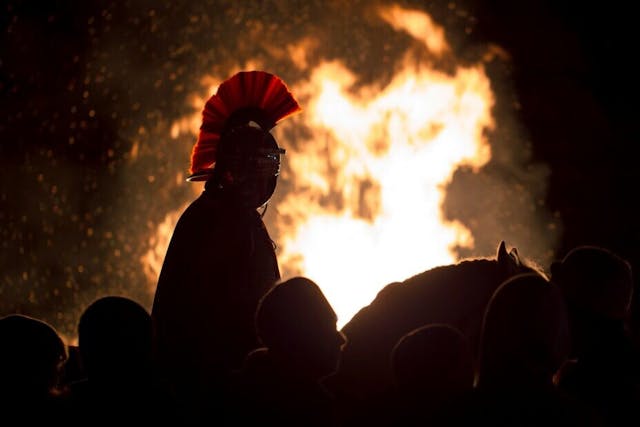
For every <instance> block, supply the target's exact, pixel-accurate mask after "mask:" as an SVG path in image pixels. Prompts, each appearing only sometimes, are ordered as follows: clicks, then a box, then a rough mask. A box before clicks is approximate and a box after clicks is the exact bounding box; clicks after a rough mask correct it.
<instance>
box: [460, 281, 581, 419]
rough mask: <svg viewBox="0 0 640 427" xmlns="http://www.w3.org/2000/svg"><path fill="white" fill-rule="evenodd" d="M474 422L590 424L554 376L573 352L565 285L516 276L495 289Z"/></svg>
mask: <svg viewBox="0 0 640 427" xmlns="http://www.w3.org/2000/svg"><path fill="white" fill-rule="evenodd" d="M480 346H481V347H480V361H479V368H478V374H477V382H476V394H475V397H476V399H477V400H475V404H476V405H477V406H476V411H477V412H476V413H474V414H473V415H472V416H471V417H470V420H469V421H472V422H474V423H478V424H480V425H494V426H520V425H526V426H546V425H555V426H567V425H574V426H579V425H585V423H586V421H587V420H588V415H587V414H586V413H585V412H583V408H580V407H579V406H578V405H577V404H576V402H574V401H573V400H571V399H569V398H567V397H566V396H564V395H562V394H561V393H560V392H559V391H558V390H557V389H556V387H555V385H554V383H553V378H554V375H555V373H556V372H557V371H558V369H559V368H560V366H561V365H562V364H563V363H564V361H565V360H566V358H567V356H568V354H569V325H568V320H567V313H566V307H565V304H564V300H563V297H562V293H561V292H560V289H559V288H558V287H557V286H556V285H554V284H552V283H550V282H549V281H547V280H546V279H545V278H544V277H542V276H541V275H538V274H523V275H518V276H515V277H513V278H511V279H509V280H507V281H506V282H505V283H504V284H502V285H501V286H500V287H499V288H498V289H497V290H496V292H495V293H494V295H493V296H492V298H491V301H490V302H489V305H488V306H487V311H486V314H485V316H484V321H483V327H482V337H481V344H480Z"/></svg>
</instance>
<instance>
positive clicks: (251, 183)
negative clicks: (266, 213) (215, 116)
mask: <svg viewBox="0 0 640 427" xmlns="http://www.w3.org/2000/svg"><path fill="white" fill-rule="evenodd" d="M284 152H285V150H284V149H282V148H280V147H278V144H277V143H276V141H275V139H274V137H273V135H271V133H269V132H266V131H264V130H263V129H261V128H260V127H258V126H253V125H251V124H248V125H243V126H238V127H236V128H234V129H232V130H231V131H229V132H228V133H226V134H225V135H224V136H223V138H222V139H221V140H220V151H219V152H218V160H217V162H216V165H215V170H216V175H217V176H218V180H219V184H220V185H221V186H222V187H223V188H227V189H233V191H235V192H237V193H238V195H239V196H240V197H241V198H242V199H243V201H244V202H245V203H246V204H247V205H248V206H249V207H252V208H258V207H260V206H262V205H264V204H265V203H267V202H268V201H269V199H270V198H271V196H272V195H273V192H274V191H275V187H276V182H277V178H278V176H279V175H280V162H281V160H280V158H281V156H282V154H284Z"/></svg>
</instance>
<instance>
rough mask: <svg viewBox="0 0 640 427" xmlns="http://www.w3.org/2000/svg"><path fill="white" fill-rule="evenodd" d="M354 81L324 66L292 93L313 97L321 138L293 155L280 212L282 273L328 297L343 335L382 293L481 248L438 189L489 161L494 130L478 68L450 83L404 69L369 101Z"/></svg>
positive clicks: (311, 122) (313, 123)
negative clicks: (448, 211) (451, 218)
mask: <svg viewBox="0 0 640 427" xmlns="http://www.w3.org/2000/svg"><path fill="white" fill-rule="evenodd" d="M354 81H355V76H354V75H353V74H351V73H350V72H349V71H348V70H346V69H345V68H344V67H342V66H341V65H340V64H338V63H325V64H323V65H322V66H320V67H317V68H316V69H315V70H314V72H313V74H312V76H311V79H310V82H309V84H308V85H307V86H306V87H300V88H296V89H294V92H296V93H297V92H298V91H300V92H301V93H310V94H311V97H310V100H309V101H308V103H307V106H306V116H307V117H306V118H307V123H306V125H307V126H309V127H310V128H311V129H312V130H313V132H312V138H311V139H310V140H309V141H306V142H302V143H298V144H296V150H291V154H290V155H287V157H286V161H287V162H288V166H289V167H290V170H291V173H292V176H291V177H288V176H287V175H286V174H285V176H284V178H288V179H291V180H292V181H293V183H294V189H293V190H292V191H290V192H288V193H287V195H286V197H285V198H284V200H283V201H282V202H280V204H279V205H278V210H279V213H280V214H281V215H282V216H284V217H286V218H287V221H286V223H287V224H293V226H288V227H287V228H283V229H282V230H281V234H280V244H281V253H280V255H279V259H280V262H281V264H283V265H284V266H287V267H288V268H290V269H293V271H295V273H292V274H304V275H306V276H308V277H310V278H312V279H313V280H315V281H316V282H317V283H318V284H319V285H320V286H321V287H322V289H323V291H324V293H325V294H326V296H327V298H328V299H329V301H331V303H332V305H333V306H334V309H335V310H336V313H337V314H338V318H339V324H340V325H342V324H344V323H345V322H346V321H348V320H349V319H350V318H351V316H353V314H355V312H356V311H357V310H358V309H359V308H361V307H362V306H364V305H366V304H368V303H369V302H370V301H371V299H372V298H373V297H374V296H375V294H376V293H377V291H378V290H379V289H380V288H381V287H382V286H384V285H385V284H387V283H390V282H392V281H399V280H403V279H405V278H406V277H409V276H410V275H413V274H415V273H418V272H420V271H423V270H425V269H427V268H431V267H433V266H436V265H442V264H448V263H451V262H453V261H454V256H453V255H452V253H451V248H452V247H453V246H455V245H458V246H467V247H468V246H472V245H473V242H472V237H471V235H470V233H469V231H468V230H467V229H466V228H464V227H463V226H462V225H460V224H458V223H447V222H445V221H444V219H443V218H442V217H441V213H440V206H441V204H442V201H443V198H444V194H443V190H442V188H443V185H444V184H446V183H447V182H448V181H449V180H450V179H451V177H452V175H453V172H454V171H455V170H456V168H457V167H458V166H460V165H463V164H465V165H470V166H472V167H474V168H477V167H480V166H482V165H484V164H485V163H486V162H487V161H488V160H489V158H490V150H489V146H488V145H487V144H486V143H485V142H484V139H483V130H485V129H486V128H489V127H491V126H492V119H491V115H490V109H491V105H492V95H491V91H490V86H489V81H488V79H487V78H486V76H485V75H484V73H483V71H482V69H481V68H480V67H478V68H471V69H459V70H458V71H457V72H456V74H455V75H453V76H448V75H445V74H442V73H438V72H436V71H433V70H416V69H408V68H406V69H404V70H402V71H400V72H398V73H397V74H396V76H395V77H394V78H393V80H392V81H391V83H390V84H389V85H388V86H387V87H385V88H383V89H382V90H380V91H378V92H377V93H374V91H366V92H367V93H371V94H372V95H359V94H355V95H354V94H351V93H349V92H348V89H349V87H350V86H351V85H352V84H353V82H354ZM285 144H286V141H285Z"/></svg>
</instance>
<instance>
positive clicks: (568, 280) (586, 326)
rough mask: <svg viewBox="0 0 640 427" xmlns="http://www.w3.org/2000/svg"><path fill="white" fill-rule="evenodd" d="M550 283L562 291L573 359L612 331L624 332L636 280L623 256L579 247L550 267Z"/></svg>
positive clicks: (607, 251) (595, 248)
mask: <svg viewBox="0 0 640 427" xmlns="http://www.w3.org/2000/svg"><path fill="white" fill-rule="evenodd" d="M551 280H552V281H553V282H554V283H556V284H558V286H560V288H561V289H562V293H563V294H564V297H565V300H566V302H567V306H568V308H569V316H570V322H571V335H572V355H573V356H574V357H575V356H578V355H579V354H581V353H583V352H584V351H585V349H587V348H589V347H592V346H593V344H592V343H597V342H598V341H599V340H600V339H601V338H603V337H604V336H605V335H607V334H609V333H611V332H612V331H613V330H622V329H624V327H625V322H626V321H627V320H628V318H629V315H630V306H631V298H632V293H633V277H632V271H631V266H630V264H629V263H628V262H627V261H625V260H624V259H622V258H621V257H620V256H618V255H616V254H615V253H613V252H611V251H609V250H607V249H604V248H600V247H595V246H579V247H576V248H574V249H572V250H571V251H569V253H568V254H567V255H566V256H565V257H564V259H562V260H561V261H557V262H554V263H553V264H552V265H551ZM595 345H596V346H598V344H595Z"/></svg>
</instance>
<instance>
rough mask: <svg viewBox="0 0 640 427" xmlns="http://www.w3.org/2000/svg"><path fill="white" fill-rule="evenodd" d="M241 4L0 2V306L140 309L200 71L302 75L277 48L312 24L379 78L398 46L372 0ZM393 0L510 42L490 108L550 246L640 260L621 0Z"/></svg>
mask: <svg viewBox="0 0 640 427" xmlns="http://www.w3.org/2000/svg"><path fill="white" fill-rule="evenodd" d="M235 3H236V2H233V1H199V2H190V1H182V2H180V1H178V2H168V1H167V2H151V1H143V0H141V1H122V2H115V1H112V2H107V1H104V2H98V1H87V2H72V1H47V2H34V1H31V2H30V1H12V0H9V1H7V2H4V3H3V4H2V5H1V6H0V8H1V9H0V31H1V36H0V177H1V178H0V314H7V313H10V312H21V313H25V314H31V315H35V316H38V317H40V318H43V319H45V320H47V321H49V322H51V323H52V324H54V325H55V326H56V327H57V328H58V329H59V330H60V331H61V332H63V333H65V334H67V335H72V334H73V332H74V330H75V322H76V320H77V315H78V314H79V311H80V310H81V309H82V308H83V307H84V306H86V305H87V304H88V303H89V302H90V301H92V300H93V299H94V298H96V297H97V296H100V295H103V294H105V293H122V294H127V295H129V296H132V297H133V298H135V299H137V300H138V301H140V302H142V303H143V304H145V305H146V306H150V302H151V298H152V292H150V290H149V288H148V286H146V285H142V281H144V275H143V274H142V272H141V267H140V262H139V259H140V257H141V256H142V255H143V254H144V253H145V251H147V250H148V245H149V237H148V236H149V234H150V233H151V232H152V231H153V230H155V229H156V227H157V225H158V224H159V223H161V222H162V221H163V219H164V218H165V215H166V213H167V211H169V210H172V209H177V208H178V207H179V206H180V205H181V204H182V203H183V202H184V201H185V200H188V199H190V198H191V197H192V194H193V193H191V192H190V190H189V189H188V188H187V187H186V186H184V185H177V184H176V183H179V182H182V177H181V176H180V175H179V174H178V175H177V176H176V172H175V171H176V170H180V171H183V170H185V171H186V168H187V167H188V165H187V162H188V153H189V152H190V149H191V146H192V144H193V140H192V139H188V138H184V139H181V138H178V139H175V140H171V139H170V138H168V137H164V140H160V137H159V136H161V135H168V134H169V133H170V127H171V123H172V121H174V120H175V119H176V118H178V117H182V116H184V115H186V114H189V113H192V112H193V107H192V106H190V105H189V104H188V102H187V101H186V100H187V95H188V94H189V93H193V92H197V91H202V84H203V83H202V82H201V81H200V78H201V77H202V76H203V75H205V74H207V73H209V74H215V75H222V76H226V75H227V74H228V72H229V70H231V69H232V68H233V67H235V66H237V64H239V63H241V62H240V61H239V59H240V58H245V59H246V58H257V59H258V60H259V61H262V62H264V63H269V64H270V65H271V71H272V72H275V73H276V74H278V75H281V76H282V77H283V78H284V79H285V81H295V80H296V79H299V78H302V77H303V72H302V71H301V70H299V69H295V68H293V67H291V66H290V64H289V62H288V58H287V55H286V51H284V50H279V49H278V48H279V47H281V45H282V44H283V43H284V42H286V41H290V40H292V39H297V38H300V37H302V36H313V37H317V38H318V39H321V40H323V43H322V44H323V47H322V49H323V51H322V55H323V56H324V57H325V58H342V60H343V61H344V62H345V63H346V64H347V65H348V66H349V67H350V68H352V69H354V70H358V71H359V72H360V75H361V76H362V78H363V80H365V81H366V80H367V79H372V80H373V79H376V78H377V77H378V76H379V75H381V74H383V69H384V67H385V66H387V65H388V64H390V63H392V62H393V61H394V59H395V58H394V46H396V43H401V42H402V40H401V39H400V38H398V39H397V40H396V39H394V37H399V36H395V35H393V34H390V33H385V32H384V31H377V27H376V26H375V25H374V24H371V23H370V21H369V20H368V19H367V15H366V13H361V10H366V8H367V6H370V5H372V4H375V3H374V2H366V1H355V2H349V3H348V5H344V4H342V2H338V1H336V2H320V1H315V2H314V1H311V2H307V1H299V2H298V1H295V2H294V1H290V2H287V1H260V2H251V3H249V2H240V3H242V4H243V6H238V5H235ZM380 3H385V4H388V3H389V2H380ZM398 4H401V5H403V6H405V7H411V8H418V9H421V10H424V11H426V12H427V13H429V14H430V15H431V17H432V18H433V19H434V21H435V22H436V23H438V24H440V25H443V26H444V27H445V29H446V34H447V37H448V39H449V42H450V43H451V44H452V45H453V47H454V48H455V49H457V50H459V51H461V52H465V53H463V54H461V57H462V58H463V60H464V57H465V54H466V55H468V56H470V57H472V56H473V55H477V51H479V50H481V48H482V49H484V48H485V47H486V46H489V45H496V46H499V47H500V48H501V51H503V52H506V53H507V56H508V59H507V60H505V61H504V62H500V63H497V62H491V61H488V63H487V72H488V73H489V74H490V77H491V78H492V82H497V83H495V84H496V90H499V87H500V86H501V85H504V87H505V88H506V89H505V90H508V92H509V93H510V95H509V96H508V97H503V98H501V99H499V101H498V105H497V106H496V108H497V109H500V108H502V109H509V110H510V111H511V113H512V114H513V115H514V117H515V120H516V121H517V122H518V123H519V126H520V127H521V128H522V129H523V131H522V132H523V133H524V134H525V135H526V138H527V140H528V142H529V143H530V149H531V152H530V155H531V161H532V162H538V163H541V164H546V165H548V168H549V171H550V174H549V176H548V179H549V181H548V183H547V187H546V190H547V191H546V196H545V198H544V199H543V200H541V201H540V203H541V204H542V205H543V206H544V208H545V210H546V211H548V212H549V213H550V215H551V216H552V217H553V218H555V221H556V223H557V225H558V227H557V228H556V229H554V231H553V233H557V234H558V238H559V240H558V241H557V244H556V248H555V252H554V253H553V254H551V256H552V257H553V258H559V257H562V256H563V255H564V254H565V253H566V252H567V251H568V250H569V249H571V248H572V247H574V246H576V245H579V244H597V245H602V246H605V247H607V248H609V249H612V250H614V251H616V252H617V253H619V254H620V255H622V256H623V257H625V258H626V259H628V260H629V261H630V262H631V263H632V265H633V266H634V268H635V269H636V270H637V269H640V253H639V251H638V249H637V239H638V236H639V232H638V226H637V225H636V217H637V208H636V207H635V206H636V203H635V201H634V200H633V199H634V194H635V191H634V186H635V185H634V184H635V183H636V182H637V173H638V172H637V168H636V166H635V165H636V162H637V159H636V157H635V154H636V149H635V143H637V141H638V130H637V127H636V126H635V125H636V120H635V119H636V113H637V110H638V109H637V107H636V102H637V99H638V89H637V82H636V81H635V80H636V74H637V73H635V70H636V68H635V67H634V66H632V64H633V63H634V62H635V59H636V58H635V55H636V53H637V46H636V45H635V42H636V40H637V37H636V36H635V32H634V27H635V25H636V24H635V22H634V21H635V17H634V15H633V14H632V13H631V12H630V10H628V7H627V6H622V5H621V2H607V3H601V4H598V3H594V4H592V5H588V4H587V3H586V2H569V1H551V0H549V1H542V0H540V1H534V0H524V1H518V2H510V1H493V2H483V1H477V0H470V1H467V2H461V3H453V2H446V1H433V2H429V1H423V2H420V1H403V2H398ZM385 37H386V38H385ZM283 52H285V54H283ZM372 58H373V59H375V60H374V61H372ZM371 64H374V65H375V66H372V65H371ZM489 201H490V200H489ZM454 205H455V204H454V203H452V207H450V208H449V209H450V211H449V214H452V215H453V214H455V211H456V208H455V206H454ZM124 212H126V215H125V214H123V213H124ZM506 229H508V227H506ZM474 231H477V232H478V233H481V232H482V231H481V230H474ZM506 240H509V239H508V238H507V239H506ZM520 245H522V243H520ZM525 246H526V245H525ZM519 250H520V251H521V253H522V252H526V247H524V248H522V247H519ZM481 251H485V249H484V248H482V250H481ZM484 255H486V253H485V254H484Z"/></svg>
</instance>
